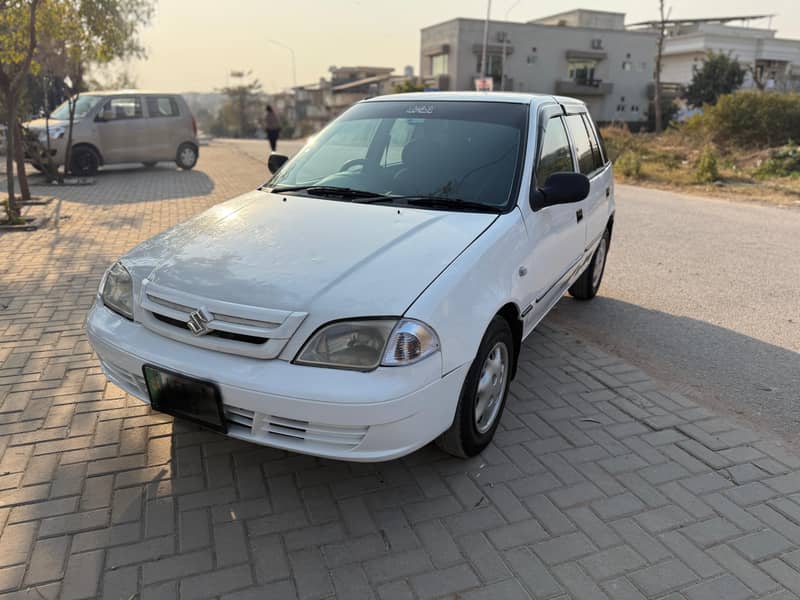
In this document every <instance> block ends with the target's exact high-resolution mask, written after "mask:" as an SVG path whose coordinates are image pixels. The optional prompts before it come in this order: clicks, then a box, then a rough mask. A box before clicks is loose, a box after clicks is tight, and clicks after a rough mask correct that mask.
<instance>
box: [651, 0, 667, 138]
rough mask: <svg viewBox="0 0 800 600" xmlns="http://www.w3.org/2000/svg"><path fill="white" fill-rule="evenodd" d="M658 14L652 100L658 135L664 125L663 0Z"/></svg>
mask: <svg viewBox="0 0 800 600" xmlns="http://www.w3.org/2000/svg"><path fill="white" fill-rule="evenodd" d="M658 12H659V14H660V15H661V20H660V21H659V24H658V40H657V42H656V89H655V98H654V99H653V103H654V104H655V113H656V123H655V125H656V127H655V129H656V133H659V132H660V131H661V130H662V129H663V125H664V123H663V119H662V114H661V111H662V107H663V103H662V101H661V57H662V55H663V54H664V34H665V32H666V28H667V21H666V18H665V17H664V0H658Z"/></svg>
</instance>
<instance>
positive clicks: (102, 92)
mask: <svg viewBox="0 0 800 600" xmlns="http://www.w3.org/2000/svg"><path fill="white" fill-rule="evenodd" d="M81 96H180V94H176V93H174V92H159V91H156V90H95V91H91V92H82V93H81Z"/></svg>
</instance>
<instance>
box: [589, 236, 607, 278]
mask: <svg viewBox="0 0 800 600" xmlns="http://www.w3.org/2000/svg"><path fill="white" fill-rule="evenodd" d="M605 265H606V238H605V237H604V238H602V239H601V240H600V244H599V245H598V246H597V254H595V257H594V269H593V270H592V287H593V288H594V289H597V286H599V285H600V278H601V277H602V276H603V267H605Z"/></svg>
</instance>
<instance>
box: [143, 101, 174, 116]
mask: <svg viewBox="0 0 800 600" xmlns="http://www.w3.org/2000/svg"><path fill="white" fill-rule="evenodd" d="M147 114H148V115H149V116H150V117H177V116H179V115H180V111H179V110H178V103H177V102H175V98H170V97H169V96H148V97H147Z"/></svg>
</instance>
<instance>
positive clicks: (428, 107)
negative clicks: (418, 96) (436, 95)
mask: <svg viewBox="0 0 800 600" xmlns="http://www.w3.org/2000/svg"><path fill="white" fill-rule="evenodd" d="M406 112H407V113H408V114H410V115H429V114H431V113H432V112H433V104H417V105H415V106H409V107H408V108H407V109H406Z"/></svg>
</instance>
